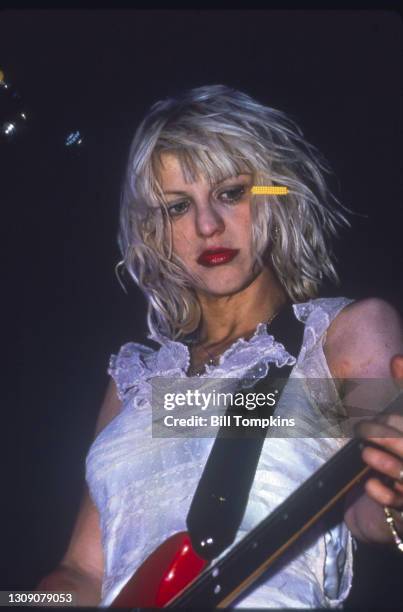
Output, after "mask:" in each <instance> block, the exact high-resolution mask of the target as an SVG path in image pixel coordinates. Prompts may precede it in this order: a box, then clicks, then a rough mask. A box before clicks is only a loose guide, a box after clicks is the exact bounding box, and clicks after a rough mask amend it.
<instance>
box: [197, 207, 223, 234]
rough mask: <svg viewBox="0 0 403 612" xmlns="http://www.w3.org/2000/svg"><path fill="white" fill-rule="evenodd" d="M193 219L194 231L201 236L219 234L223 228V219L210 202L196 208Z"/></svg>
mask: <svg viewBox="0 0 403 612" xmlns="http://www.w3.org/2000/svg"><path fill="white" fill-rule="evenodd" d="M195 221H196V233H197V234H198V236H201V237H203V238H208V237H209V236H213V235H214V234H216V233H218V234H221V233H222V232H223V231H224V229H225V223H224V219H223V218H222V216H221V215H220V214H219V212H218V211H217V209H215V208H214V206H212V205H211V203H207V204H206V205H205V206H203V207H199V208H198V209H197V212H196V218H195Z"/></svg>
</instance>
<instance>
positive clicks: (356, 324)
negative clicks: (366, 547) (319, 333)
mask: <svg viewBox="0 0 403 612" xmlns="http://www.w3.org/2000/svg"><path fill="white" fill-rule="evenodd" d="M325 353H326V357H327V359H328V362H329V367H330V369H331V371H332V373H333V375H334V376H335V377H339V378H350V379H359V378H366V379H371V378H372V379H380V380H379V383H381V381H382V383H383V384H382V385H381V384H379V389H381V387H382V388H383V389H384V390H386V385H387V383H388V379H389V380H390V383H391V387H392V380H391V378H392V373H391V370H390V365H391V360H392V358H393V357H394V355H396V354H398V353H403V326H402V321H401V319H400V316H399V314H398V313H397V312H396V310H395V309H394V308H393V307H392V306H390V304H388V303H387V302H384V301H383V300H378V299H374V298H372V299H368V300H362V301H360V302H357V303H355V304H352V305H350V306H349V307H347V308H346V309H344V310H343V311H342V313H341V314H340V315H339V316H338V317H336V319H335V321H334V322H333V323H332V326H330V328H329V332H328V336H327V341H326V345H325ZM377 388H378V385H377V386H374V389H375V390H376V389H377ZM366 399H368V397H367V398H366ZM379 399H380V400H381V398H379ZM386 403H387V402H386ZM386 403H385V404H384V405H386ZM376 404H377V401H374V402H373V407H371V409H373V410H374V419H371V420H370V421H369V420H368V421H367V422H366V423H362V424H360V426H359V428H358V433H359V435H361V436H363V437H366V438H370V437H375V435H379V436H381V437H380V439H379V440H374V441H375V442H377V443H379V444H381V445H382V446H384V451H383V450H382V451H379V450H376V449H372V448H370V447H366V448H365V449H364V451H363V454H362V457H363V460H364V461H365V462H366V463H367V464H368V465H369V466H370V467H371V468H373V470H374V471H373V472H372V473H371V477H370V478H368V479H367V480H366V481H365V482H362V483H360V484H359V485H358V486H356V487H354V489H353V490H352V491H351V492H350V493H349V494H348V495H347V497H346V509H345V515H344V519H345V522H346V524H347V526H348V527H349V529H350V530H351V532H352V534H353V535H354V536H355V537H356V538H357V539H358V540H362V541H364V542H368V543H377V544H382V543H392V538H391V532H390V530H389V528H388V526H387V524H386V522H385V515H384V511H383V506H385V505H391V506H393V507H395V508H403V486H402V485H400V484H399V483H397V482H396V481H395V483H394V485H393V488H389V487H387V486H386V485H385V484H384V483H383V482H382V481H381V479H380V478H379V476H380V475H387V476H389V477H391V478H393V479H396V478H397V477H398V474H399V471H400V469H401V468H403V417H392V416H388V417H386V416H376ZM355 406H357V402H356V403H355ZM368 406H369V402H368V401H367V402H366V403H365V405H363V406H362V408H365V409H368ZM382 408H383V406H381V407H380V408H379V406H378V411H380V410H381V409H382ZM380 428H382V430H381V429H380ZM387 436H391V437H387ZM388 451H392V452H394V453H396V454H397V455H398V456H400V459H399V458H396V457H394V456H393V455H391V454H390V452H388ZM400 528H401V529H402V528H403V524H400Z"/></svg>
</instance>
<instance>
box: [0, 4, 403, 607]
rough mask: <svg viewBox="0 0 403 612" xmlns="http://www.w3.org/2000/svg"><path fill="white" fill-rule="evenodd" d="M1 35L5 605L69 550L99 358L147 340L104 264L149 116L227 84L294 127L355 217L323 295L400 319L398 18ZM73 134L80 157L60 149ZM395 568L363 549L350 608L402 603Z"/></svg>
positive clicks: (92, 21)
mask: <svg viewBox="0 0 403 612" xmlns="http://www.w3.org/2000/svg"><path fill="white" fill-rule="evenodd" d="M0 21H1V37H0V61H1V62H2V64H1V65H0V68H2V69H3V70H4V72H5V77H6V80H7V81H8V82H9V83H10V84H11V85H12V86H13V88H15V89H16V90H18V92H19V94H20V96H21V101H22V103H23V105H24V110H25V112H26V115H27V120H26V122H25V124H24V127H20V128H19V129H18V130H17V131H16V132H15V135H14V136H12V137H10V138H8V139H6V138H4V137H3V140H2V142H1V148H0V152H1V156H2V158H1V169H2V178H1V192H0V193H1V195H2V198H1V199H2V203H1V212H2V218H3V224H4V225H3V227H4V228H5V230H6V232H5V236H4V239H3V246H5V251H6V254H5V259H4V261H6V262H7V266H6V269H5V271H4V275H3V288H4V290H3V305H4V304H7V305H8V307H9V311H7V315H6V316H4V317H3V322H4V326H3V327H4V337H5V338H6V340H7V338H10V341H11V342H10V344H9V345H7V344H6V347H7V346H8V347H9V348H7V349H6V350H5V351H4V353H5V357H6V368H5V369H4V370H3V371H4V372H6V376H5V378H4V380H5V382H4V384H3V402H4V410H3V414H4V422H5V425H6V427H5V429H4V431H5V436H4V442H5V444H3V445H2V446H3V449H5V450H6V452H5V461H4V462H3V464H2V465H3V469H4V479H3V481H4V483H5V489H6V491H7V494H6V495H5V497H4V503H3V511H5V512H6V514H5V519H4V520H3V521H2V524H3V525H4V526H5V529H4V533H3V538H2V540H3V546H2V557H3V558H2V560H1V564H2V566H4V567H3V569H2V573H1V584H0V589H3V590H5V589H30V588H33V587H34V586H35V584H36V583H37V581H38V580H39V578H40V577H41V576H42V575H43V574H44V573H46V572H48V571H49V570H50V569H52V567H54V565H55V564H56V563H57V562H58V560H59V559H60V557H61V555H62V553H63V552H64V548H65V546H66V544H67V542H68V539H69V536H70V533H71V529H72V526H73V522H74V519H75V515H76V512H77V508H78V503H79V499H80V496H81V492H82V487H83V478H84V460H85V455H86V452H87V449H88V446H89V444H90V442H91V439H92V435H93V429H94V425H95V420H96V416H97V413H98V410H99V406H100V402H101V399H102V396H103V393H104V390H105V387H106V384H107V374H106V368H107V363H108V358H109V355H110V354H111V353H112V352H116V351H117V349H118V348H119V346H120V345H121V344H122V343H123V342H127V341H129V340H133V341H144V338H145V332H146V330H145V302H144V299H143V297H142V296H141V295H140V294H139V292H138V291H137V289H136V288H135V287H130V288H129V290H128V295H125V293H124V292H123V291H122V289H121V288H120V286H119V284H118V283H117V280H116V278H115V276H114V272H113V267H114V265H115V264H116V263H117V261H118V260H119V259H120V256H119V253H118V249H117V245H116V232H117V220H118V205H119V190H120V183H121V179H122V175H123V170H124V165H125V161H126V156H127V152H128V147H129V143H130V140H131V138H132V135H133V132H134V130H135V127H136V125H137V123H138V121H139V120H140V119H141V117H142V115H143V113H144V112H145V111H146V110H147V108H148V107H149V105H150V104H151V103H152V102H154V101H156V100H157V99H160V98H163V97H166V96H168V95H170V94H174V93H175V92H177V91H178V90H180V89H184V88H187V87H193V86H198V85H204V84H214V83H224V84H227V85H230V86H233V87H236V88H239V89H242V90H244V91H246V92H248V93H250V94H251V95H253V96H255V97H256V98H257V99H258V100H260V101H261V102H263V103H266V104H268V105H270V106H273V107H275V108H280V109H282V110H284V111H286V112H288V113H289V114H290V115H291V116H292V117H293V118H294V119H295V120H296V121H297V122H298V123H299V124H300V125H301V127H302V129H303V131H304V134H305V136H306V137H307V138H308V140H310V141H311V142H313V143H314V144H315V145H316V146H317V147H318V148H319V149H320V150H321V151H322V152H323V154H324V155H325V156H326V157H327V159H328V160H329V162H330V164H331V165H332V167H333V169H334V173H335V176H334V177H333V178H332V179H330V184H331V187H332V188H333V190H334V191H335V193H336V195H337V196H338V197H339V198H340V199H341V200H342V201H343V202H344V203H345V204H347V205H348V206H350V207H351V208H353V209H354V210H355V211H356V212H357V213H360V214H359V215H356V216H354V217H353V218H352V223H353V227H352V229H351V230H350V231H346V232H344V233H343V236H342V239H341V240H340V242H339V244H338V246H337V251H336V252H337V255H338V262H339V263H338V268H339V271H340V275H341V279H342V284H341V287H338V288H337V287H332V286H327V287H325V288H324V291H323V294H324V295H329V296H331V295H347V296H350V297H357V298H359V297H365V296H373V295H377V296H381V297H384V298H386V299H388V300H390V301H391V302H392V303H393V304H395V306H397V307H398V308H399V310H400V311H401V312H402V310H403V308H402V306H403V293H402V287H401V263H402V249H401V227H402V212H401V211H402V207H401V202H402V200H401V181H400V175H401V162H402V155H401V144H400V139H401V112H402V97H401V91H402V90H401V51H402V49H401V47H402V45H401V43H402V25H401V22H400V18H399V16H398V15H397V14H395V13H393V12H383V11H378V12H375V11H374V12H370V11H360V12H357V11H352V12H343V11H328V12H313V11H295V10H293V11H283V12H273V11H228V12H224V11H212V10H206V11H196V10H195V11H189V12H185V11H159V10H158V11H157V10H152V11H151V10H150V11H141V12H140V11H139V12H134V11H132V12H123V11H105V12H102V11H96V12H86V11H69V12H66V11H60V12H59V11H58V12H56V11H36V12H29V11H19V12H3V13H1V14H0ZM7 112H8V111H7ZM76 130H79V131H80V133H81V136H82V139H83V142H82V144H81V145H77V146H72V147H66V146H65V139H66V137H67V136H68V134H69V133H71V132H74V131H76ZM402 569H403V566H402V559H401V558H399V557H398V555H397V554H394V552H389V551H384V550H376V549H373V548H368V547H364V546H360V547H359V551H358V555H357V558H356V580H355V585H354V588H353V591H352V595H351V597H350V598H349V605H353V604H355V603H360V604H362V605H364V606H369V605H371V604H373V605H376V604H378V603H379V604H380V603H382V602H383V603H388V604H389V605H393V604H395V605H398V602H399V599H400V593H399V592H398V586H397V585H398V578H399V577H400V576H401V571H402ZM393 582H394V584H393Z"/></svg>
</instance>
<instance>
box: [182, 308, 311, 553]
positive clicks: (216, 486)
mask: <svg viewBox="0 0 403 612" xmlns="http://www.w3.org/2000/svg"><path fill="white" fill-rule="evenodd" d="M303 332H304V325H303V324H302V323H301V322H300V321H299V320H298V319H297V318H296V316H295V314H294V312H293V309H292V305H291V304H287V305H285V306H283V308H282V309H281V311H280V312H279V314H278V315H277V316H276V318H275V319H274V321H273V322H272V323H271V325H270V329H268V333H269V334H270V335H272V336H274V339H275V340H276V342H280V343H281V344H283V346H284V348H285V349H286V350H287V351H288V352H289V353H290V354H291V355H292V356H294V357H297V356H298V354H299V352H300V350H301V345H302V339H303ZM292 368H293V366H283V367H282V368H277V367H276V366H275V364H270V366H269V372H268V374H267V376H266V377H265V378H264V379H261V380H259V381H258V383H257V384H256V385H255V386H254V387H253V388H249V389H247V390H246V391H245V390H243V391H239V393H241V392H242V393H243V394H245V393H246V392H247V393H250V392H253V393H265V394H267V393H270V392H272V393H273V392H275V391H278V394H276V397H277V398H278V399H277V400H276V403H278V400H279V398H280V394H281V392H282V390H283V388H284V386H285V383H286V381H287V379H288V377H289V375H290V372H291V370H292ZM272 412H273V409H272V407H270V406H268V405H265V406H263V407H258V408H256V409H255V410H253V413H252V414H251V411H249V410H247V411H245V410H244V409H243V408H236V407H233V406H229V407H228V409H227V411H226V415H234V414H241V415H242V416H248V417H251V416H253V417H254V418H256V417H258V418H269V417H270V414H272ZM246 413H247V414H246ZM240 421H241V420H240ZM267 429H268V428H267V427H266V428H264V427H260V426H256V427H250V426H245V427H242V426H241V425H240V426H238V427H233V428H231V427H228V426H222V427H220V429H219V431H218V434H217V437H216V439H215V441H214V444H213V447H212V449H211V452H210V455H209V457H208V459H207V462H206V465H205V468H204V471H203V474H202V476H201V479H200V481H199V484H198V486H197V489H196V492H195V494H194V497H193V500H192V503H191V506H190V509H189V513H188V516H187V519H186V523H187V529H188V532H189V535H190V538H191V540H192V545H193V548H194V550H195V551H196V552H197V554H198V555H200V556H201V557H202V558H204V559H208V560H212V559H215V558H216V557H218V555H220V554H221V552H222V551H223V550H225V549H226V548H227V547H228V546H230V545H231V544H232V542H233V541H234V539H235V536H236V533H237V531H238V529H239V526H240V524H241V522H242V519H243V516H244V513H245V510H246V505H247V503H248V498H249V492H250V489H251V487H252V484H253V480H254V478H255V473H256V468H257V465H258V462H259V457H260V454H261V451H262V447H263V442H264V440H265V437H266V433H267Z"/></svg>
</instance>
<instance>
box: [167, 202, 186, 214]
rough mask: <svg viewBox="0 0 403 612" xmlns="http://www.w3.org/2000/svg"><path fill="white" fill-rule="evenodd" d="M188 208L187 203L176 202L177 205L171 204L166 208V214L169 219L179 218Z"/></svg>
mask: <svg viewBox="0 0 403 612" xmlns="http://www.w3.org/2000/svg"><path fill="white" fill-rule="evenodd" d="M188 208H189V202H187V201H186V200H184V201H183V202H178V203H177V204H172V206H168V212H169V215H170V216H171V217H179V215H182V214H183V213H184V212H186V211H187V209H188Z"/></svg>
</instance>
